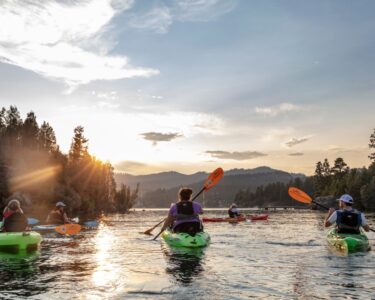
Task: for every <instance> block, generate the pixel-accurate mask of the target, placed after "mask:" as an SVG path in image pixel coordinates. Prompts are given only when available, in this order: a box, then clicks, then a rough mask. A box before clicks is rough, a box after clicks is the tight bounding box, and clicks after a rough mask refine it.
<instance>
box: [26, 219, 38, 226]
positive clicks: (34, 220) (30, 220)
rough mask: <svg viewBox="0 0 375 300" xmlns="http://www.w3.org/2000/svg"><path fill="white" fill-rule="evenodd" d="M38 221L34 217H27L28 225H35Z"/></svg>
mask: <svg viewBox="0 0 375 300" xmlns="http://www.w3.org/2000/svg"><path fill="white" fill-rule="evenodd" d="M38 223H39V220H38V219H34V218H27V224H28V225H36V224H38Z"/></svg>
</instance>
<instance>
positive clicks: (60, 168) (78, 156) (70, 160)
mask: <svg viewBox="0 0 375 300" xmlns="http://www.w3.org/2000/svg"><path fill="white" fill-rule="evenodd" d="M88 142H89V140H88V139H87V138H86V137H85V136H84V128H83V127H82V126H77V127H76V128H75V129H74V133H73V138H72V143H71V147H70V151H69V153H67V154H64V153H62V152H61V151H60V147H59V146H58V144H57V142H56V136H55V131H54V129H53V128H52V126H51V125H50V124H49V123H48V122H46V121H44V122H43V123H42V124H41V125H40V126H39V124H38V122H37V117H36V115H35V113H34V112H32V111H31V112H29V113H28V114H27V116H26V118H25V119H24V120H23V119H22V118H21V116H20V112H19V111H18V109H17V107H15V106H10V107H9V108H8V109H6V108H4V107H3V108H2V109H1V110H0V200H1V204H2V205H3V206H4V205H5V204H6V203H7V201H8V200H9V199H10V198H16V199H18V200H20V201H21V202H22V204H23V205H24V206H25V207H26V209H27V208H29V209H30V210H33V211H34V212H36V213H40V214H42V213H43V214H44V213H45V212H46V211H47V210H48V209H50V208H51V207H53V205H54V203H55V202H57V201H63V202H65V203H66V204H67V205H68V207H69V208H70V209H71V210H72V212H73V213H82V214H90V215H97V214H99V213H101V212H125V211H127V210H128V209H129V208H131V207H132V206H133V205H134V203H135V200H136V199H137V196H138V187H137V188H135V189H134V190H130V188H129V187H128V186H126V185H124V184H122V185H121V186H120V187H119V189H117V187H116V182H115V179H114V169H113V167H112V165H111V164H110V163H109V162H102V161H100V160H98V159H97V158H96V157H95V156H93V155H91V154H90V153H89V149H88Z"/></svg>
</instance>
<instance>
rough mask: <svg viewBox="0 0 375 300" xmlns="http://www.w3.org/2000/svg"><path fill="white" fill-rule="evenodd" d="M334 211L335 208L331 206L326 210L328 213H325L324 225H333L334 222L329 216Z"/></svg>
mask: <svg viewBox="0 0 375 300" xmlns="http://www.w3.org/2000/svg"><path fill="white" fill-rule="evenodd" d="M335 211H336V210H335V209H334V208H332V207H331V208H330V209H329V210H328V214H327V216H326V218H325V219H324V227H330V226H332V225H333V223H334V222H333V221H332V220H331V222H330V218H331V216H332V215H333V214H334V213H335Z"/></svg>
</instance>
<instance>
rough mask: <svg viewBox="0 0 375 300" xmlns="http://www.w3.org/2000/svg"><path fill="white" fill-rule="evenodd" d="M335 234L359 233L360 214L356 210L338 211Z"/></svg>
mask: <svg viewBox="0 0 375 300" xmlns="http://www.w3.org/2000/svg"><path fill="white" fill-rule="evenodd" d="M336 213H337V220H336V224H337V229H338V230H337V232H338V233H355V234H356V233H359V232H360V231H359V228H360V227H361V225H362V218H361V213H360V212H359V211H357V210H338V211H336Z"/></svg>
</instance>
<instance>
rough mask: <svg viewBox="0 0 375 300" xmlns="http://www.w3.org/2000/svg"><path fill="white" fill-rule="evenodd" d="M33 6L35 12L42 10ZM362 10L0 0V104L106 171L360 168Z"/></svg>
mask: <svg viewBox="0 0 375 300" xmlns="http://www.w3.org/2000/svg"><path fill="white" fill-rule="evenodd" d="M42 3H43V4H42ZM374 9H375V2H374V1H372V0H362V1H349V0H344V1H342V0H315V1H300V0H285V1H279V0H267V1H264V0H85V1H78V0H68V1H60V0H59V1H52V0H51V1H45V2H40V1H37V0H30V1H26V2H25V1H17V0H5V1H1V2H0V16H1V17H0V106H1V107H2V106H4V107H9V106H10V105H15V106H17V107H18V109H19V110H20V111H21V114H22V116H23V117H25V116H26V114H27V113H28V112H29V111H34V112H35V114H36V115H37V118H38V122H39V124H41V123H42V122H43V121H44V120H45V121H48V122H49V123H50V124H51V126H52V127H53V128H54V130H55V132H56V137H57V142H58V144H59V145H60V148H61V150H62V151H63V152H65V153H67V152H68V151H69V147H70V144H71V139H72V136H73V129H74V128H75V127H76V126H78V125H82V126H84V128H85V136H86V137H87V138H88V139H89V151H90V153H92V154H93V155H95V156H96V157H97V158H99V159H102V160H108V161H110V162H111V163H112V164H113V165H114V166H115V169H116V170H117V171H122V172H127V173H131V174H135V175H136V174H147V173H154V172H160V171H169V170H175V171H179V172H183V173H193V172H197V171H210V170H213V169H215V168H216V167H218V166H221V167H223V168H224V169H231V168H254V167H258V166H270V167H272V168H276V169H281V170H285V171H289V172H302V173H305V174H308V175H310V174H313V172H314V169H315V164H316V162H317V161H319V160H324V158H328V159H329V160H330V161H331V163H333V160H334V159H335V158H337V157H343V158H344V160H345V161H346V162H347V163H348V165H349V166H350V167H362V166H367V165H368V164H369V159H368V154H369V149H368V141H369V137H370V134H371V133H372V132H373V130H374V127H375V118H374V115H373V114H374V113H373V112H374V111H375V99H374V98H375V97H374V96H375V84H374V83H375V38H374V36H375V19H374V18H373V11H374Z"/></svg>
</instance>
